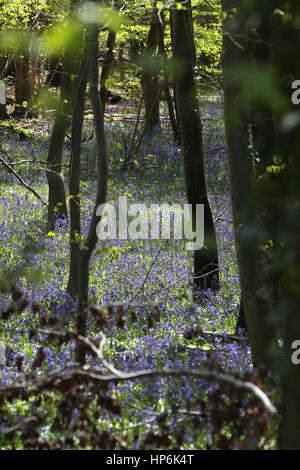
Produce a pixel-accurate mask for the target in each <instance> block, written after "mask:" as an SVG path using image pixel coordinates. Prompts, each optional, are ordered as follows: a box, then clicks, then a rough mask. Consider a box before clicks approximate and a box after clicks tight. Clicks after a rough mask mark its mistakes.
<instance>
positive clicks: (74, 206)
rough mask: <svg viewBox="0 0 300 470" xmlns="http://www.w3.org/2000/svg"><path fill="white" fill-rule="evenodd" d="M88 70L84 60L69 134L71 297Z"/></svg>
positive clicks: (76, 254) (74, 290)
mask: <svg viewBox="0 0 300 470" xmlns="http://www.w3.org/2000/svg"><path fill="white" fill-rule="evenodd" d="M87 78H88V70H87V63H86V61H84V62H83V64H82V66H81V71H80V74H79V86H78V91H77V100H76V104H75V106H74V111H73V118H72V135H71V168H70V182H69V193H70V194H69V205H70V270H69V281H68V287H67V292H68V294H70V295H71V296H72V297H73V298H75V297H76V295H77V294H78V278H79V260H80V245H81V221H80V197H79V191H80V155H81V143H82V128H83V120H84V105H85V91H86V87H87Z"/></svg>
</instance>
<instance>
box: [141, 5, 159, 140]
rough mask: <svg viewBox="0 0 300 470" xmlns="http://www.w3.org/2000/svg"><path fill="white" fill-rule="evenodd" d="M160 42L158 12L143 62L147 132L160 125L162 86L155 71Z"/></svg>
mask: <svg viewBox="0 0 300 470" xmlns="http://www.w3.org/2000/svg"><path fill="white" fill-rule="evenodd" d="M158 42H159V21H158V17H157V12H156V11H155V12H154V13H153V16H152V21H151V25H150V30H149V33H148V38H147V45H146V50H145V53H144V54H143V62H142V64H143V65H142V78H141V85H142V92H143V99H144V104H145V122H146V123H147V129H146V132H147V133H150V134H151V133H152V132H153V130H154V128H155V127H158V126H159V125H160V118H159V99H157V95H158V94H160V87H159V84H158V73H157V72H155V71H153V67H154V63H153V59H154V57H155V52H156V50H157V46H158Z"/></svg>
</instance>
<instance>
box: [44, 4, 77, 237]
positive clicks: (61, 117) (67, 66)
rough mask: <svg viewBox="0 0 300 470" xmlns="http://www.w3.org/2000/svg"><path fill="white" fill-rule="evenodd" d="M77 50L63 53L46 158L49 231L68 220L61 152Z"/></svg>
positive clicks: (72, 96) (70, 101)
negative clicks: (57, 98) (58, 99)
mask: <svg viewBox="0 0 300 470" xmlns="http://www.w3.org/2000/svg"><path fill="white" fill-rule="evenodd" d="M77 3H78V0H73V3H71V6H70V16H72V15H73V9H74V8H75V6H76V4H77ZM78 57H79V51H77V50H74V48H73V46H72V45H70V46H69V48H68V49H67V50H65V54H64V65H63V75H62V81H61V92H60V103H59V107H58V109H57V111H56V115H55V121H54V126H53V131H52V135H51V140H50V146H49V151H48V158H47V170H46V176H47V180H48V186H49V196H48V225H49V228H50V229H51V230H53V229H54V227H55V220H56V218H67V217H68V210H67V203H66V194H65V184H64V178H63V176H62V174H61V171H62V153H63V146H64V140H65V134H66V130H67V126H68V122H69V118H70V117H71V115H72V109H73V103H72V101H73V98H74V86H75V83H76V80H74V76H76V74H77V73H78Z"/></svg>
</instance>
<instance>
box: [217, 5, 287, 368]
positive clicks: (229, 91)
mask: <svg viewBox="0 0 300 470" xmlns="http://www.w3.org/2000/svg"><path fill="white" fill-rule="evenodd" d="M242 4H243V0H223V1H222V6H223V11H224V12H225V13H226V15H227V16H226V20H225V21H224V42H223V77H224V79H223V89H224V105H225V131H226V141H227V147H228V155H229V167H230V176H231V196H232V209H233V222H234V232H235V241H236V249H237V259H238V267H239V273H240V279H241V291H242V302H243V308H244V312H245V318H246V324H247V329H248V336H249V342H250V346H251V351H252V357H253V362H254V364H256V365H257V364H264V365H267V366H271V365H272V364H273V362H274V359H275V358H276V357H277V355H278V354H279V350H278V344H277V342H276V331H275V328H274V325H273V322H272V319H271V316H270V303H271V291H270V288H269V285H270V284H269V282H268V281H269V280H268V279H267V277H266V271H265V262H266V260H265V259H264V257H262V255H261V250H260V244H261V243H262V240H261V231H262V230H261V226H260V225H259V222H258V217H257V206H256V193H255V189H256V186H255V183H254V169H253V161H252V156H251V153H250V150H249V100H248V99H247V97H246V98H245V96H247V85H246V86H245V84H244V81H242V80H241V81H240V82H237V81H236V80H233V75H232V74H233V70H234V67H237V66H239V67H240V70H241V72H242V68H244V70H245V69H246V70H247V67H248V63H249V62H248V55H247V20H246V18H245V17H244V16H242V15H240V14H239V13H234V12H233V10H232V9H233V8H235V9H239V8H240V7H241V6H242ZM237 38H238V43H239V47H237V45H236V44H235V43H236V42H237ZM236 73H237V72H236Z"/></svg>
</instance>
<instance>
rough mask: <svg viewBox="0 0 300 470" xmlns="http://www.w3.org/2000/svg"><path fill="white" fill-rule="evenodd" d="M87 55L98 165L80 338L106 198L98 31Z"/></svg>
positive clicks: (84, 258) (83, 255)
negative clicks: (100, 208)
mask: <svg viewBox="0 0 300 470" xmlns="http://www.w3.org/2000/svg"><path fill="white" fill-rule="evenodd" d="M88 44H89V45H90V51H89V83H90V98H91V103H92V108H93V114H94V124H95V133H96V142H97V162H98V187H97V195H96V201H95V207H94V211H93V215H92V219H91V222H90V226H89V231H88V235H87V238H86V240H85V242H84V244H83V246H82V248H81V251H80V261H79V290H78V292H79V295H78V314H77V320H76V329H77V332H78V333H79V334H80V335H83V336H85V334H86V320H87V311H86V308H87V306H88V288H89V263H90V258H91V255H92V253H93V251H94V248H95V246H96V244H97V233H96V227H97V224H98V223H99V221H100V219H101V217H100V216H98V215H97V208H98V207H99V206H100V205H101V204H104V203H105V202H106V195H107V176H108V167H107V155H106V139H105V131H104V115H103V109H102V103H101V100H100V97H99V93H98V27H97V26H96V25H91V26H90V32H89V37H88ZM76 361H77V362H79V363H80V364H84V362H85V353H84V351H83V350H82V349H81V348H80V347H78V348H77V350H76Z"/></svg>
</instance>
